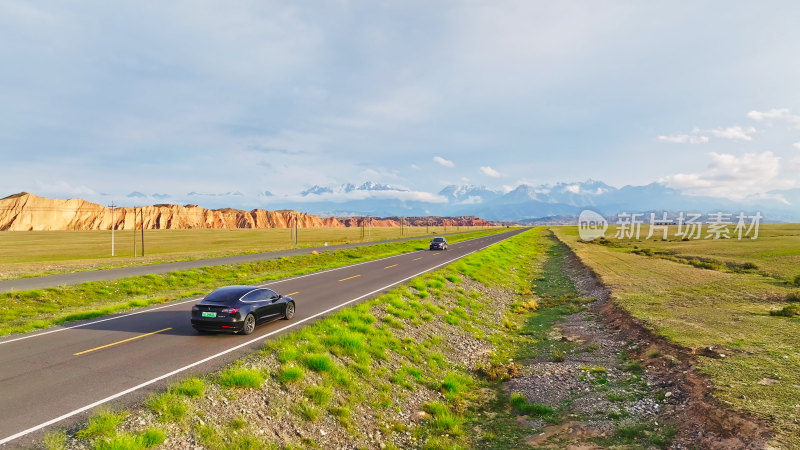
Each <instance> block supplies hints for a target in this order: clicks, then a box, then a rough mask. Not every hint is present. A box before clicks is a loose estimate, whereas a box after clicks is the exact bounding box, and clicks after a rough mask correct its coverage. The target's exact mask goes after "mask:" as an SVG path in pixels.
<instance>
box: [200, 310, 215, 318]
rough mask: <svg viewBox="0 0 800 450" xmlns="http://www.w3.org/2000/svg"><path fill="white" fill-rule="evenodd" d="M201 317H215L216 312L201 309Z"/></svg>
mask: <svg viewBox="0 0 800 450" xmlns="http://www.w3.org/2000/svg"><path fill="white" fill-rule="evenodd" d="M203 317H217V313H215V312H205V311H203Z"/></svg>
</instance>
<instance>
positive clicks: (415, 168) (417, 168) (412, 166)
mask: <svg viewBox="0 0 800 450" xmlns="http://www.w3.org/2000/svg"><path fill="white" fill-rule="evenodd" d="M411 168H412V169H414V170H419V166H418V165H416V164H412V165H411Z"/></svg>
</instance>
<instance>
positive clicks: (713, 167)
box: [0, 0, 800, 208]
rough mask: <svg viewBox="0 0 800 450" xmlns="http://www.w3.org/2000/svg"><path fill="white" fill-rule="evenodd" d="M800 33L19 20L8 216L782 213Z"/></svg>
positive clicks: (615, 10) (701, 26) (755, 7)
mask: <svg viewBox="0 0 800 450" xmlns="http://www.w3.org/2000/svg"><path fill="white" fill-rule="evenodd" d="M798 13H800V5H798V4H797V3H796V2H792V1H764V2H745V1H729V0H728V1H703V2H697V1H648V2H642V1H614V2H609V1H600V0H586V1H558V2H553V1H538V0H524V1H504V0H487V1H477V0H465V1H447V0H442V1H434V2H431V1H402V2H384V1H376V0H366V1H344V0H341V1H317V2H309V1H293V2H273V1H265V0H258V1H237V2H223V1H197V0H192V1H175V2H161V1H159V2H155V1H141V2H108V1H91V0H86V1H80V2H61V1H35V2H31V1H16V0H4V1H3V2H0V61H2V63H0V167H2V171H0V173H2V177H0V197H4V196H6V195H11V194H14V193H17V192H21V191H27V192H31V193H34V194H37V195H42V196H48V197H56V198H70V197H81V198H85V199H88V200H92V201H97V202H102V203H110V202H112V201H115V202H116V203H118V204H131V203H134V202H135V201H140V202H141V201H144V200H154V199H159V200H161V199H164V201H169V202H175V203H189V202H190V203H198V204H201V205H204V202H209V203H211V202H212V200H211V199H216V200H215V201H217V202H219V201H220V199H224V202H226V203H227V204H228V206H232V207H248V208H252V207H263V208H269V206H270V204H271V203H273V202H276V201H277V200H278V199H281V200H286V199H295V200H297V201H298V202H299V201H302V200H303V199H302V198H300V197H299V196H298V195H297V194H298V193H299V192H300V191H302V190H304V189H306V188H308V187H310V186H312V185H337V184H341V183H355V184H360V183H362V182H365V181H374V182H378V183H384V184H391V185H394V186H399V187H401V188H403V189H406V190H408V191H410V192H411V194H409V193H404V194H402V195H405V196H409V195H412V196H417V198H418V199H423V200H424V199H426V198H429V199H431V201H439V200H440V199H437V195H436V194H437V193H438V192H439V191H440V190H441V189H442V188H443V187H444V186H446V185H449V184H475V185H486V186H488V187H490V188H492V189H504V190H510V189H511V188H513V187H515V186H517V185H519V184H531V185H539V184H550V183H557V182H572V181H581V180H586V179H589V178H591V179H595V180H602V181H604V182H606V183H608V184H610V185H613V186H616V187H621V186H624V185H629V184H630V185H644V184H649V183H653V182H658V183H663V184H666V185H668V186H670V187H673V188H676V189H679V190H681V191H683V192H685V193H687V194H692V195H710V196H717V197H725V198H734V199H737V198H747V197H755V198H758V197H759V196H763V197H768V196H769V195H772V194H769V192H770V191H774V190H780V189H792V188H800V177H798V175H797V174H798V173H800V172H798V170H799V169H800V89H798V80H800V58H798V49H800V27H798V26H797V20H796V19H797V17H798V15H799V14H798ZM265 191H269V192H270V193H272V194H274V197H269V196H266V195H264V192H265ZM131 192H140V193H143V194H145V195H146V196H147V197H146V198H145V199H133V198H131V197H128V194H129V193H131ZM189 193H194V195H191V196H190V195H188V194H189ZM398 195H400V194H398Z"/></svg>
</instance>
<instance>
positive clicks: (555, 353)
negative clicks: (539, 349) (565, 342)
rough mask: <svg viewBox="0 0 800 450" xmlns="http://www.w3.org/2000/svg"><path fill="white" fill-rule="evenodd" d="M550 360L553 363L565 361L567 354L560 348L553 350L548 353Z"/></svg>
mask: <svg viewBox="0 0 800 450" xmlns="http://www.w3.org/2000/svg"><path fill="white" fill-rule="evenodd" d="M550 359H552V360H553V362H564V360H565V359H567V352H565V351H564V350H561V349H560V348H554V349H553V350H551V351H550Z"/></svg>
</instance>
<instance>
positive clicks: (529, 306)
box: [511, 299, 539, 314]
mask: <svg viewBox="0 0 800 450" xmlns="http://www.w3.org/2000/svg"><path fill="white" fill-rule="evenodd" d="M537 309H539V302H537V301H536V300H533V299H531V300H528V301H525V302H519V303H514V304H513V305H512V307H511V312H513V313H515V314H524V313H526V312H528V311H536V310H537Z"/></svg>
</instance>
